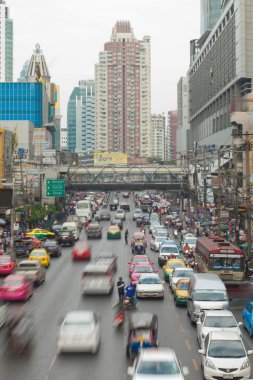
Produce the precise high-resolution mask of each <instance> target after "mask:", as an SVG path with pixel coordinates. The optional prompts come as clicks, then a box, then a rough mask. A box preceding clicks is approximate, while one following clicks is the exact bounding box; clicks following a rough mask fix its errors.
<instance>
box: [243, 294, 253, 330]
mask: <svg viewBox="0 0 253 380" xmlns="http://www.w3.org/2000/svg"><path fill="white" fill-rule="evenodd" d="M242 317H243V327H244V328H245V330H247V331H248V333H249V335H250V337H252V336H253V302H252V301H251V302H248V303H246V305H245V306H244V308H243V312H242Z"/></svg>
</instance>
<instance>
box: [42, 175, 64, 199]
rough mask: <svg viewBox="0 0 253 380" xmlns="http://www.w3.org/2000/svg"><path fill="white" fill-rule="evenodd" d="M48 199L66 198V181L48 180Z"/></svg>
mask: <svg viewBox="0 0 253 380" xmlns="http://www.w3.org/2000/svg"><path fill="white" fill-rule="evenodd" d="M46 186H47V189H46V196H47V197H65V181H64V179H47V185H46Z"/></svg>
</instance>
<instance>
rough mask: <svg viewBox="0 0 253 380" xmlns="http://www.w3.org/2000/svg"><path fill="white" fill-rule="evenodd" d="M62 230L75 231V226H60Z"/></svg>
mask: <svg viewBox="0 0 253 380" xmlns="http://www.w3.org/2000/svg"><path fill="white" fill-rule="evenodd" d="M62 230H63V231H75V230H76V227H75V226H68V227H67V226H66V227H62Z"/></svg>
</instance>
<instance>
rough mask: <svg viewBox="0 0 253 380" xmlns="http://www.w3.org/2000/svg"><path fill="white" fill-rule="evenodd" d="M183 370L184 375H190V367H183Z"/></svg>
mask: <svg viewBox="0 0 253 380" xmlns="http://www.w3.org/2000/svg"><path fill="white" fill-rule="evenodd" d="M182 372H183V375H184V376H188V375H189V368H188V367H183V368H182Z"/></svg>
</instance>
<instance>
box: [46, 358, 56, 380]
mask: <svg viewBox="0 0 253 380" xmlns="http://www.w3.org/2000/svg"><path fill="white" fill-rule="evenodd" d="M56 358H57V355H55V356H54V357H53V359H52V361H51V363H50V366H49V368H48V373H47V375H46V377H45V380H48V379H49V374H50V372H51V370H52V368H53V366H54V363H55V361H56Z"/></svg>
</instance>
